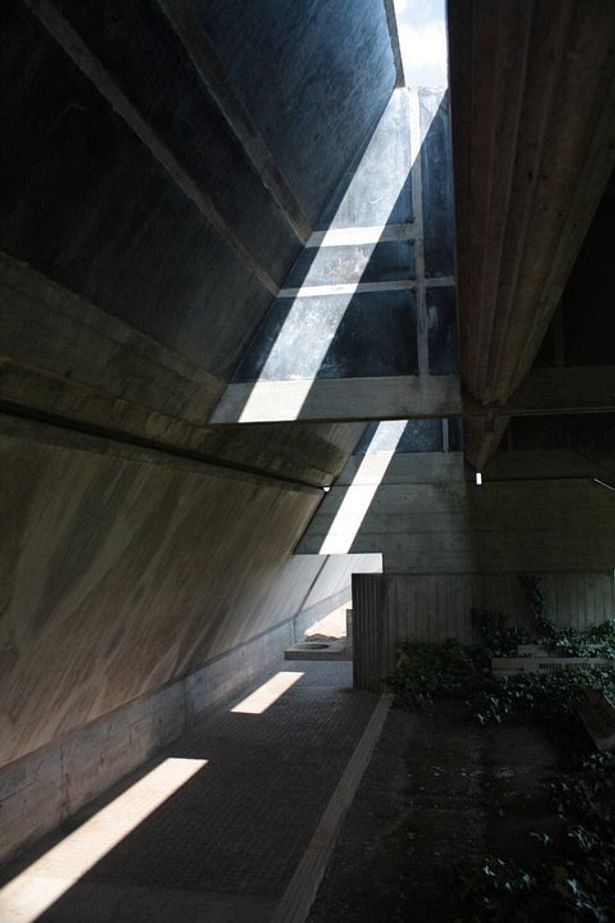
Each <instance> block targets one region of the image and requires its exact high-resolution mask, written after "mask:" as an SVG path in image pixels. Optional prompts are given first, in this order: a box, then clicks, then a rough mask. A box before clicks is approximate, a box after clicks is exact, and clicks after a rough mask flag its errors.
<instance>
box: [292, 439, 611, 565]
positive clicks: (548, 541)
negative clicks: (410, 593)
mask: <svg viewBox="0 0 615 923" xmlns="http://www.w3.org/2000/svg"><path fill="white" fill-rule="evenodd" d="M511 454H513V453H511ZM519 455H520V456H522V455H523V453H519ZM375 458H376V460H377V456H375ZM522 462H523V460H522V458H520V459H518V464H517V477H518V479H514V478H512V477H509V478H508V479H507V480H490V479H489V478H487V479H486V480H485V482H484V484H483V486H482V487H481V488H477V487H476V486H475V485H474V483H473V482H472V481H471V480H469V478H470V477H471V475H470V474H466V472H465V471H464V467H463V457H462V456H461V454H460V453H459V452H457V453H449V454H447V453H443V452H440V453H434V452H432V453H422V454H415V455H396V456H394V458H393V459H392V461H391V462H390V464H389V465H388V467H387V468H386V471H385V472H384V476H383V474H382V467H381V466H380V467H379V466H377V465H376V466H375V467H374V468H373V469H371V468H369V467H367V468H366V467H365V466H364V467H363V468H361V459H360V457H359V456H357V455H354V456H352V457H351V458H350V459H349V461H348V463H347V465H346V468H345V470H344V472H343V473H342V475H341V476H340V478H339V479H338V480H337V481H336V483H335V485H334V486H333V487H332V489H331V491H330V492H329V493H328V494H327V498H326V500H325V502H324V503H323V504H322V506H321V507H320V508H319V510H318V512H317V514H316V515H315V516H314V518H313V520H312V521H311V523H310V526H309V529H308V531H307V532H306V534H305V536H304V538H303V540H302V542H301V545H300V548H301V551H302V552H303V553H318V551H319V550H320V548H321V547H322V546H323V542H324V540H325V539H326V538H327V537H328V536H329V537H331V535H334V534H336V533H337V532H339V533H340V534H343V533H344V530H345V529H346V530H350V531H349V532H348V535H349V536H352V535H354V539H353V540H352V541H351V542H347V543H346V544H347V546H348V547H349V550H350V551H352V552H353V553H354V554H364V553H367V552H376V551H380V552H382V554H383V558H384V565H383V566H384V571H385V572H388V573H399V574H404V573H405V574H439V573H441V574H449V573H482V572H491V573H497V572H513V573H515V572H517V571H531V570H539V571H543V570H544V571H560V572H566V571H576V572H578V571H600V570H609V569H611V568H612V567H613V565H614V563H615V530H614V529H613V515H614V513H615V494H614V493H613V492H612V491H608V490H605V489H604V488H602V487H601V486H599V485H597V484H596V483H595V482H594V481H592V479H591V478H589V477H580V476H577V477H574V476H573V477H568V478H566V479H563V478H562V479H555V480H552V479H548V478H539V477H536V476H534V477H532V478H528V479H524V478H523V467H522ZM359 472H360V474H359ZM466 477H467V478H468V479H467V480H466ZM364 491H365V492H373V497H372V499H371V502H370V504H369V508H368V509H367V512H366V514H365V516H364V518H363V519H362V521H361V524H360V527H359V528H358V529H357V528H356V527H355V523H354V522H353V517H352V515H350V516H348V517H347V522H346V517H345V516H344V515H340V516H339V517H338V513H339V511H340V510H341V509H342V503H343V502H344V499H345V498H346V496H347V495H349V496H350V497H353V496H354V495H355V494H356V496H357V498H358V500H359V501H360V497H361V493H362V492H364ZM353 492H354V493H353ZM349 512H350V513H352V509H350V510H349ZM355 518H356V517H355Z"/></svg>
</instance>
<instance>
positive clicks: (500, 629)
mask: <svg viewBox="0 0 615 923" xmlns="http://www.w3.org/2000/svg"><path fill="white" fill-rule="evenodd" d="M470 615H471V616H472V624H473V625H475V626H476V627H477V628H478V630H479V632H480V635H481V638H482V641H483V644H484V646H485V647H486V649H487V651H488V652H489V654H490V655H491V656H492V657H514V656H516V654H517V650H518V648H519V645H520V644H528V643H529V642H530V641H531V638H530V636H529V634H528V632H527V631H526V629H525V628H522V627H521V626H520V625H511V624H510V616H509V615H505V614H504V613H503V612H499V611H495V610H493V609H478V608H476V606H472V608H471V609H470Z"/></svg>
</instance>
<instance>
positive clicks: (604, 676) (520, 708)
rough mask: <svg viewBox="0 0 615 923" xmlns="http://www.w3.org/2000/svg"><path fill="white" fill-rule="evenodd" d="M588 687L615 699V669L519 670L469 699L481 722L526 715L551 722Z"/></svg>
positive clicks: (499, 720)
mask: <svg viewBox="0 0 615 923" xmlns="http://www.w3.org/2000/svg"><path fill="white" fill-rule="evenodd" d="M587 689H599V690H600V691H602V692H604V693H605V695H606V696H607V697H608V698H610V699H613V700H614V701H615V669H613V668H612V667H608V668H606V669H604V670H601V669H597V668H591V667H573V668H569V669H566V670H558V671H556V672H553V673H550V672H546V673H517V674H515V675H513V676H508V677H505V678H503V679H493V681H492V682H491V683H488V684H487V683H486V684H485V685H484V686H483V687H482V688H481V689H478V690H477V691H476V692H475V694H474V695H473V696H472V697H471V699H470V701H469V702H468V705H469V707H470V708H471V710H472V711H473V713H474V714H475V715H476V717H477V718H478V720H479V721H480V723H481V724H491V723H493V722H497V723H498V724H499V723H501V722H502V721H503V720H504V719H505V718H509V717H513V716H520V715H526V716H531V717H533V718H537V719H539V720H543V721H551V720H553V719H555V718H558V717H560V716H562V715H566V714H570V713H571V712H572V711H574V709H575V707H576V706H577V705H578V704H579V702H580V701H581V699H582V698H583V694H584V692H585V691H586V690H587Z"/></svg>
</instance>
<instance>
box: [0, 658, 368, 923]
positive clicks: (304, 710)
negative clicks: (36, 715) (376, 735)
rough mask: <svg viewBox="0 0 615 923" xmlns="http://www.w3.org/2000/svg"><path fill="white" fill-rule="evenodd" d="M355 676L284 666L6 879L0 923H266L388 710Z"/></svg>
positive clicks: (344, 667)
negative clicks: (374, 721)
mask: <svg viewBox="0 0 615 923" xmlns="http://www.w3.org/2000/svg"><path fill="white" fill-rule="evenodd" d="M351 671H352V665H351V664H350V663H331V662H328V663H327V662H313V661H312V662H298V661H293V662H286V663H280V664H279V666H278V668H277V669H276V670H273V671H272V672H271V673H270V674H269V675H268V676H267V677H263V678H262V679H261V682H260V683H259V684H258V689H259V690H260V691H257V692H256V693H255V695H248V693H249V692H252V691H254V690H253V689H252V690H247V691H246V693H244V695H242V696H237V697H236V698H235V700H234V701H233V702H231V703H229V704H228V705H227V706H225V707H224V708H222V707H220V708H218V709H217V710H216V711H215V712H213V713H212V715H211V716H210V717H209V718H208V719H206V720H205V721H204V722H203V723H201V724H200V725H198V727H197V728H195V729H194V730H193V731H192V732H191V733H190V734H189V735H187V736H184V737H182V738H181V739H180V740H178V741H177V742H176V743H175V744H173V745H172V746H171V747H169V748H168V750H167V751H165V752H164V753H163V754H162V755H161V756H159V757H158V758H157V759H156V760H155V761H153V762H151V763H149V764H148V765H147V766H146V767H143V768H142V769H141V770H140V771H139V772H138V773H134V774H133V775H132V776H131V777H129V778H128V779H127V780H124V782H123V783H122V784H121V785H120V786H117V787H116V788H115V789H114V790H113V791H112V792H110V793H108V794H107V796H105V798H104V799H99V800H98V801H97V802H96V804H95V805H94V806H91V807H90V808H89V809H88V810H87V811H82V812H80V813H79V814H78V815H77V816H76V817H75V818H73V819H72V820H71V821H70V822H69V823H68V824H67V825H65V827H64V828H63V829H62V831H61V832H60V833H57V834H55V835H53V836H50V837H47V838H45V840H44V841H43V842H42V843H41V844H39V846H38V847H37V849H36V850H30V851H29V852H28V853H26V854H25V855H24V856H22V857H21V859H20V860H19V861H18V862H16V863H14V864H13V865H12V866H9V867H8V868H7V869H6V870H4V874H3V875H2V877H1V878H0V887H1V886H3V885H5V887H4V888H3V889H2V890H0V920H1V923H33V921H34V920H39V921H41V923H193V921H194V923H197V921H199V923H204V921H207V923H268V921H270V920H271V918H272V916H273V914H274V912H275V909H276V906H277V905H278V903H279V900H280V898H281V897H282V895H283V893H284V891H285V889H286V887H287V885H288V883H289V882H290V880H291V878H292V876H293V873H294V872H295V870H296V868H297V866H298V864H299V862H300V860H301V858H302V856H303V854H304V853H305V850H306V848H307V847H308V845H309V843H310V839H311V837H312V835H313V833H314V830H315V829H316V827H317V825H318V823H319V820H320V818H321V815H322V814H323V811H324V809H325V807H326V806H327V803H328V802H329V799H330V798H331V796H332V794H333V792H334V790H335V788H336V785H337V783H338V782H339V780H340V777H341V775H342V773H343V772H344V770H345V768H346V766H347V763H348V761H349V759H350V757H351V755H352V753H353V751H354V750H355V747H356V746H357V744H358V742H359V740H360V738H361V735H362V733H363V731H364V730H365V727H366V725H367V723H368V721H369V718H370V716H371V715H372V712H373V710H374V707H375V705H376V703H377V698H376V696H372V695H370V694H369V693H362V692H355V691H353V690H352V688H351V682H352V679H351ZM263 683H264V685H263ZM246 696H247V697H246Z"/></svg>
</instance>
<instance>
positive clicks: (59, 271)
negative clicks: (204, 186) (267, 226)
mask: <svg viewBox="0 0 615 923" xmlns="http://www.w3.org/2000/svg"><path fill="white" fill-rule="evenodd" d="M14 9H15V12H14V15H13V14H12V15H11V18H10V20H9V22H10V29H8V28H7V32H6V40H5V43H4V55H5V65H6V68H7V73H8V72H10V73H12V74H16V75H21V77H20V78H19V79H16V80H14V81H13V82H11V84H9V85H8V86H7V91H6V93H5V94H4V96H3V101H2V117H3V119H4V121H5V122H6V123H7V124H12V125H18V126H19V131H13V132H10V133H9V134H7V136H6V143H5V144H3V146H2V151H1V152H0V176H1V177H2V182H3V186H4V188H5V195H4V199H3V207H2V211H1V213H0V242H1V245H2V247H3V249H5V250H6V251H7V252H8V253H10V254H11V255H13V256H16V257H17V258H18V259H21V260H23V261H25V262H28V263H31V264H33V265H34V266H35V267H36V268H37V269H39V270H40V271H42V272H44V273H45V274H47V275H48V276H49V277H50V278H52V279H54V280H56V281H58V282H60V283H61V284H63V285H65V286H66V287H67V288H68V289H69V290H71V291H73V292H75V293H77V294H80V295H84V296H85V297H87V298H91V300H92V301H93V302H94V303H95V304H96V305H97V306H98V307H101V308H103V309H105V310H107V311H109V313H111V314H114V315H115V316H117V317H120V318H121V319H123V320H125V321H126V322H127V323H129V324H131V325H132V326H134V327H136V328H137V329H138V330H141V331H143V332H144V333H147V334H149V335H151V336H153V337H154V338H155V339H157V340H158V341H159V342H160V343H162V344H164V345H166V346H168V347H170V348H172V349H176V350H177V351H178V352H179V353H180V354H181V355H183V356H184V357H186V358H188V359H190V360H191V361H194V362H195V363H197V364H199V365H200V366H202V367H203V366H204V367H206V368H207V369H208V370H209V371H211V372H213V373H214V374H221V375H223V376H224V375H225V374H226V373H227V372H228V370H229V368H230V366H231V365H232V363H233V362H234V361H235V358H236V355H237V353H238V351H240V349H241V348H242V346H243V345H244V343H245V341H246V339H247V337H248V336H249V334H250V331H251V327H252V326H254V325H255V324H256V323H257V322H258V320H259V319H260V317H261V316H262V314H263V313H264V311H265V309H266V307H267V305H268V304H269V301H270V294H269V292H268V291H267V290H266V289H264V288H263V287H262V285H261V284H260V283H259V282H258V281H257V280H256V278H255V277H254V276H253V275H251V273H250V272H249V271H248V269H247V268H246V266H245V265H244V264H243V263H242V262H241V261H240V259H239V257H238V256H236V255H235V254H234V253H233V252H231V251H230V250H229V248H228V246H227V245H226V244H225V243H224V242H223V241H222V240H221V239H220V238H219V236H218V235H217V234H216V233H215V232H214V231H213V230H212V229H211V227H210V226H209V225H208V223H207V221H206V220H205V218H204V217H203V215H202V214H201V213H200V212H199V211H198V210H197V208H196V206H195V205H194V204H193V203H192V202H190V201H189V200H188V199H187V197H186V196H185V194H184V193H183V192H182V191H181V190H180V189H179V187H178V186H177V185H176V184H175V183H174V182H173V181H172V179H171V178H170V177H169V175H168V174H167V173H166V171H165V170H164V169H163V167H162V166H161V165H160V164H159V163H158V162H157V161H156V160H155V159H154V158H153V156H152V155H151V154H150V153H149V152H148V151H147V150H146V148H145V147H144V145H143V144H142V143H141V141H139V140H138V139H137V137H136V136H135V135H133V134H132V132H131V131H130V129H129V128H128V127H127V126H126V125H125V123H124V122H123V121H122V120H120V119H119V118H118V117H117V116H116V115H114V114H113V112H112V110H111V107H110V106H109V104H108V103H107V101H106V100H105V99H104V98H103V97H102V96H101V95H100V94H99V93H98V91H97V90H96V89H94V88H93V87H92V86H91V85H89V84H88V83H87V82H86V80H85V79H84V78H83V76H82V74H81V72H80V71H79V70H78V69H77V68H76V66H75V65H74V64H73V63H72V62H71V61H70V60H69V58H68V57H67V56H66V54H65V53H64V52H63V51H62V50H61V49H60V48H59V46H58V45H56V43H55V42H54V41H53V39H52V38H51V37H50V36H49V35H47V34H46V33H45V32H44V30H43V28H42V26H41V25H40V24H39V23H38V22H37V21H36V20H34V19H33V18H32V17H31V16H30V14H29V13H27V12H26V11H25V9H24V8H23V7H21V5H20V6H19V7H17V6H15V8H14ZM11 12H12V11H11ZM229 279H232V282H229Z"/></svg>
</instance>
